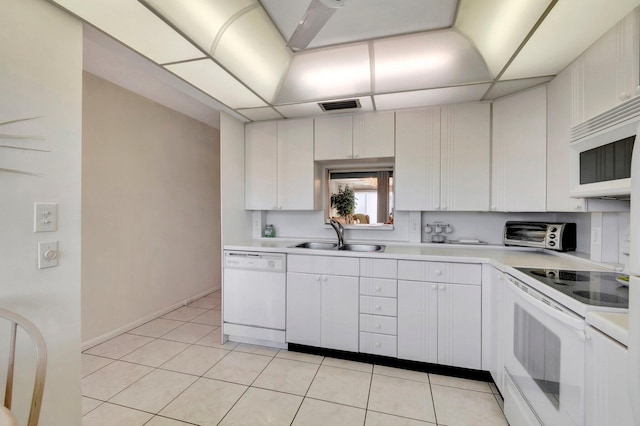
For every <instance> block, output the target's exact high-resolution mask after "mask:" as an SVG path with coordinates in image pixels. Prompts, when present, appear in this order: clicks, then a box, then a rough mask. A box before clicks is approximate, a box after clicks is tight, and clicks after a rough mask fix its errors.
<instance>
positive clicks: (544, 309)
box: [509, 284, 585, 341]
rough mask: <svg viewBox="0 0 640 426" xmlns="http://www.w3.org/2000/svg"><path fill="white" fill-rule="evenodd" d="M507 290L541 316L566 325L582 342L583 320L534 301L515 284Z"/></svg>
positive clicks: (533, 298)
mask: <svg viewBox="0 0 640 426" xmlns="http://www.w3.org/2000/svg"><path fill="white" fill-rule="evenodd" d="M509 289H510V290H511V292H512V293H513V295H514V296H515V298H516V299H518V300H520V302H522V303H523V304H526V305H529V306H531V307H532V308H534V309H536V310H537V311H539V312H540V314H542V315H548V316H550V317H552V318H554V319H555V320H557V321H559V322H561V323H562V324H564V325H567V326H569V327H571V328H572V329H574V330H575V331H576V333H577V334H578V337H579V338H580V340H581V341H584V339H585V336H584V320H583V319H578V318H575V317H574V316H573V315H570V314H568V313H566V312H563V311H561V310H559V309H556V308H554V307H553V306H550V305H547V304H546V303H544V302H542V301H541V300H538V299H536V298H535V297H533V296H531V295H528V294H527V293H525V292H524V291H522V290H521V289H519V288H518V287H516V285H515V284H512V285H510V286H509Z"/></svg>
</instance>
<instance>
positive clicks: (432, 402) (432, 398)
mask: <svg viewBox="0 0 640 426" xmlns="http://www.w3.org/2000/svg"><path fill="white" fill-rule="evenodd" d="M429 393H430V394H431V406H432V407H433V417H434V418H435V420H436V425H437V424H438V412H437V411H436V399H435V398H434V397H433V385H432V384H431V375H429Z"/></svg>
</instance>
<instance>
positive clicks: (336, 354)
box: [289, 343, 493, 383]
mask: <svg viewBox="0 0 640 426" xmlns="http://www.w3.org/2000/svg"><path fill="white" fill-rule="evenodd" d="M289 350H290V351H294V352H303V353H307V354H312V355H322V356H329V357H332V358H340V359H346V360H349V361H357V362H366V363H369V364H377V365H384V366H386V367H395V368H403V369H405V370H413V371H421V372H423V373H433V374H440V375H443V376H451V377H460V378H462V379H471V380H479V381H482V382H489V383H493V379H492V378H491V373H489V372H488V371H483V370H473V369H470V368H462V367H452V366H449V365H440V364H431V363H428V362H419V361H409V360H406V359H398V358H392V357H388V356H382V355H372V354H364V353H356V352H348V351H340V350H336V349H326V348H318V347H315V346H305V345H298V344H296V343H289Z"/></svg>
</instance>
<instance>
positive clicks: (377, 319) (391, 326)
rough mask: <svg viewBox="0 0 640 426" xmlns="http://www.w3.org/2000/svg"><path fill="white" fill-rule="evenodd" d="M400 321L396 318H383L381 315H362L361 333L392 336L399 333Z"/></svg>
mask: <svg viewBox="0 0 640 426" xmlns="http://www.w3.org/2000/svg"><path fill="white" fill-rule="evenodd" d="M397 330H398V319H397V318H396V317H383V316H380V315H367V314H360V331H367V332H369V333H379V334H390V335H392V336H395V335H396V334H397V333H398V331H397Z"/></svg>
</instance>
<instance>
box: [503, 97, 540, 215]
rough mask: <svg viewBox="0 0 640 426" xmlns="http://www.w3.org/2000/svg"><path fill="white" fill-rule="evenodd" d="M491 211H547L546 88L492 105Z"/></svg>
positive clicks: (504, 99)
mask: <svg viewBox="0 0 640 426" xmlns="http://www.w3.org/2000/svg"><path fill="white" fill-rule="evenodd" d="M492 153H493V155H492V157H493V163H492V171H493V173H492V188H491V210H496V211H524V212H541V211H545V210H546V190H547V183H546V175H547V172H546V170H547V169H546V163H547V88H546V86H539V87H536V88H533V89H530V90H527V91H525V92H520V93H518V94H515V95H511V96H507V97H504V98H501V99H498V100H497V101H496V102H495V103H494V104H493V148H492Z"/></svg>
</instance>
